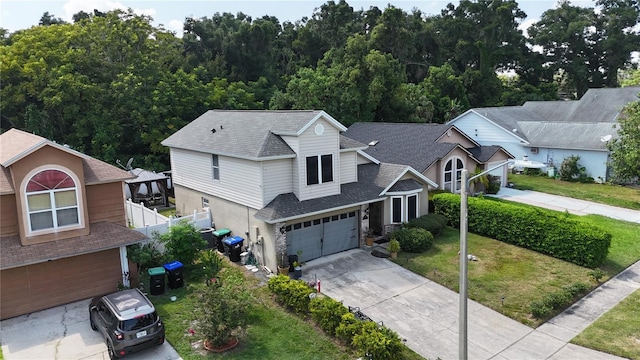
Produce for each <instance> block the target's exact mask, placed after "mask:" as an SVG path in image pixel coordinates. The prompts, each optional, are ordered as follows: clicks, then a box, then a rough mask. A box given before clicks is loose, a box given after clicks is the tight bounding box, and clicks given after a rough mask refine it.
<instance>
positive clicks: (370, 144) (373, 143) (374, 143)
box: [368, 140, 380, 146]
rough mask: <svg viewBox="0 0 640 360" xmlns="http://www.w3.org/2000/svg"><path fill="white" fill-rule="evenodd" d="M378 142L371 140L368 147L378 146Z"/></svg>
mask: <svg viewBox="0 0 640 360" xmlns="http://www.w3.org/2000/svg"><path fill="white" fill-rule="evenodd" d="M379 141H380V140H373V141H372V142H370V143H369V144H368V145H369V146H376V145H377V144H378V142H379Z"/></svg>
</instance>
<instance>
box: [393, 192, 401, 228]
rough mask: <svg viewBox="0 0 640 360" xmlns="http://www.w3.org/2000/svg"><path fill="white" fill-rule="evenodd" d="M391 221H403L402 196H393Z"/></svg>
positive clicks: (396, 222)
mask: <svg viewBox="0 0 640 360" xmlns="http://www.w3.org/2000/svg"><path fill="white" fill-rule="evenodd" d="M391 222H392V223H394V224H400V223H402V198H401V197H392V198H391Z"/></svg>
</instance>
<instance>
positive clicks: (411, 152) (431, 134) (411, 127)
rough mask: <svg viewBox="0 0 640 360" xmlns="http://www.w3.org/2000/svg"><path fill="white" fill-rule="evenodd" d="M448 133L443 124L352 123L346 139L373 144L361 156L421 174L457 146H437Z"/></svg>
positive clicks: (440, 144) (447, 144) (447, 128)
mask: <svg viewBox="0 0 640 360" xmlns="http://www.w3.org/2000/svg"><path fill="white" fill-rule="evenodd" d="M449 129H451V125H446V124H422V123H420V124H419V123H355V124H353V125H351V126H350V127H349V128H348V129H347V131H346V132H345V136H348V137H350V138H352V139H355V140H357V141H360V142H362V143H363V144H369V143H372V142H376V143H375V145H372V146H369V147H368V148H367V149H366V150H364V152H365V153H367V154H369V155H371V156H372V157H373V158H375V159H377V160H379V161H381V162H386V163H392V164H404V165H409V166H411V167H412V168H414V169H416V170H417V171H418V172H420V173H422V172H424V171H425V170H426V169H428V168H429V167H430V166H431V165H432V164H434V163H435V162H437V161H438V160H441V159H442V158H444V157H445V156H447V154H449V153H450V152H451V151H452V150H453V149H455V148H456V147H457V146H459V145H458V144H455V143H446V142H437V140H438V139H439V138H440V137H441V136H442V135H443V134H444V133H445V132H446V131H447V130H449ZM467 150H468V149H467ZM494 153H495V152H494Z"/></svg>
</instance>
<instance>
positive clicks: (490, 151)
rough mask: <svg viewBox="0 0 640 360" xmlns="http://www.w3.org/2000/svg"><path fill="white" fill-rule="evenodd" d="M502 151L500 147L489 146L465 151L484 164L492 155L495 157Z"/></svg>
mask: <svg viewBox="0 0 640 360" xmlns="http://www.w3.org/2000/svg"><path fill="white" fill-rule="evenodd" d="M500 150H504V149H503V148H502V146H497V145H490V146H478V147H474V148H467V151H468V152H470V153H471V155H473V157H474V158H475V159H476V160H478V161H480V162H481V163H485V162H487V161H489V159H491V157H492V156H493V155H495V154H496V153H497V152H498V151H500Z"/></svg>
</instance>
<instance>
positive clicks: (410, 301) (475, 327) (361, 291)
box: [304, 249, 620, 360]
mask: <svg viewBox="0 0 640 360" xmlns="http://www.w3.org/2000/svg"><path fill="white" fill-rule="evenodd" d="M316 278H317V279H319V280H320V281H321V290H322V292H323V293H325V294H326V295H328V296H330V297H332V298H334V299H336V300H338V301H343V303H344V305H345V306H352V307H359V308H360V309H361V311H363V312H364V313H365V314H366V315H368V316H369V317H370V318H371V319H373V320H374V321H378V322H379V321H382V322H383V323H384V325H385V326H387V327H388V328H390V329H392V330H394V331H396V332H397V333H398V334H399V335H400V337H401V338H403V339H406V344H407V346H408V347H409V348H411V349H412V350H413V351H415V352H416V353H418V354H420V355H422V356H424V357H426V358H430V359H435V358H438V357H439V358H441V359H443V360H447V359H456V358H457V357H458V307H459V302H458V294H457V293H456V292H454V291H451V290H449V289H447V288H445V287H444V286H441V285H439V284H437V283H435V282H433V281H430V280H428V279H426V278H424V277H422V276H419V275H416V274H415V273H413V272H411V271H409V270H407V269H404V268H403V267H401V266H399V265H396V264H394V263H392V262H391V261H389V260H386V259H380V258H377V257H373V256H371V254H370V253H369V252H367V251H364V250H359V249H356V250H351V251H347V252H343V253H339V254H335V255H331V256H327V257H324V258H320V259H317V260H313V261H310V262H308V263H307V264H306V266H305V268H304V279H305V280H309V281H310V280H315V279H316ZM468 329H469V330H468V349H469V358H471V359H489V358H492V359H523V358H527V359H620V358H618V357H616V356H612V355H609V354H605V353H601V352H597V351H594V350H591V349H587V348H583V347H580V346H577V345H573V344H567V342H566V340H560V339H558V338H556V337H554V336H551V335H549V334H546V333H544V332H541V331H538V330H534V329H532V328H530V327H528V326H526V325H523V324H521V323H519V322H517V321H515V320H513V319H510V318H508V317H506V316H504V315H501V314H499V313H497V312H496V311H493V310H491V309H489V308H487V307H485V306H482V305H480V304H478V303H476V302H474V301H471V300H469V303H468Z"/></svg>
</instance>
